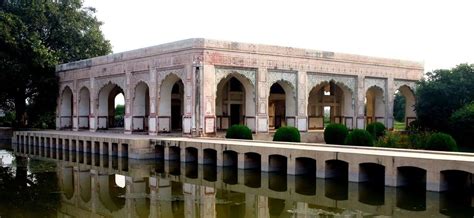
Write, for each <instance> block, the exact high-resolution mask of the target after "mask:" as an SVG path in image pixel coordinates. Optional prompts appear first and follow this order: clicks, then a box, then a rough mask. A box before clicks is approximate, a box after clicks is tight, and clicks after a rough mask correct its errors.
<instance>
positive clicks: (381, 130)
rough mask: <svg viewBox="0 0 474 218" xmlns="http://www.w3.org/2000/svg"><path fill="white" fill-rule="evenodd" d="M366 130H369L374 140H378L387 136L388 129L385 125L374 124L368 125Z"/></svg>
mask: <svg viewBox="0 0 474 218" xmlns="http://www.w3.org/2000/svg"><path fill="white" fill-rule="evenodd" d="M365 130H367V131H368V132H369V133H370V134H372V136H373V137H374V139H378V138H379V137H382V136H384V135H385V130H386V128H385V125H383V123H380V122H373V123H371V124H369V125H367V127H366V128H365Z"/></svg>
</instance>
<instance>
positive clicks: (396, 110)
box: [393, 92, 405, 122]
mask: <svg viewBox="0 0 474 218" xmlns="http://www.w3.org/2000/svg"><path fill="white" fill-rule="evenodd" d="M393 116H394V118H395V120H396V121H398V122H404V120H405V97H404V96H403V95H402V94H401V93H400V92H398V93H396V94H395V99H394V101H393Z"/></svg>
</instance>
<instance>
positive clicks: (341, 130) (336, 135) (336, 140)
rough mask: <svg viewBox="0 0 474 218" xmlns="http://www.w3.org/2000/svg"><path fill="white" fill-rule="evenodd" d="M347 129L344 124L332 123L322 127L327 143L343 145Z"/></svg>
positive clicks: (347, 132)
mask: <svg viewBox="0 0 474 218" xmlns="http://www.w3.org/2000/svg"><path fill="white" fill-rule="evenodd" d="M348 134H349V130H348V129H347V127H346V126H345V125H342V124H336V123H332V124H329V125H328V126H326V128H325V129H324V141H325V142H326V143H327V144H338V145H343V144H344V141H345V140H346V137H347V135H348Z"/></svg>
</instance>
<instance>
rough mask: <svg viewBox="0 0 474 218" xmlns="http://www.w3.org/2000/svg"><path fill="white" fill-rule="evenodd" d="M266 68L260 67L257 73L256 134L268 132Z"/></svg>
mask: <svg viewBox="0 0 474 218" xmlns="http://www.w3.org/2000/svg"><path fill="white" fill-rule="evenodd" d="M267 74H268V72H267V68H264V67H260V68H258V71H257V78H258V79H257V82H256V84H257V85H256V92H257V93H256V95H257V116H256V121H257V128H256V132H257V133H259V132H268V102H267V99H268V96H267V91H266V90H267V89H268V88H267Z"/></svg>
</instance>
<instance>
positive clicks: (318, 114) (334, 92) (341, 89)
mask: <svg viewBox="0 0 474 218" xmlns="http://www.w3.org/2000/svg"><path fill="white" fill-rule="evenodd" d="M353 116H354V108H353V106H352V92H351V91H350V90H349V89H348V88H347V87H345V86H341V85H338V84H336V83H335V82H334V81H330V82H323V83H320V84H319V85H317V86H315V87H313V88H312V89H311V91H310V92H309V95H308V119H309V120H308V122H309V126H308V127H309V129H323V128H324V127H325V126H326V125H327V124H329V123H341V124H345V125H346V126H347V127H348V128H350V129H352V126H353Z"/></svg>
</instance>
